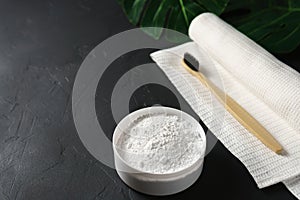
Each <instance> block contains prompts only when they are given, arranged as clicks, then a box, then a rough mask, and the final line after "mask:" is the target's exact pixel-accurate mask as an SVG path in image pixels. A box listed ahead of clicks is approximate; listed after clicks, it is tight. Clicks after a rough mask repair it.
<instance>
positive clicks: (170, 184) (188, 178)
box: [113, 106, 206, 195]
mask: <svg viewBox="0 0 300 200" xmlns="http://www.w3.org/2000/svg"><path fill="white" fill-rule="evenodd" d="M159 113H164V114H171V115H176V116H178V117H180V118H182V119H184V120H186V121H188V122H189V123H191V124H192V125H193V127H195V128H196V132H197V133H199V134H200V137H201V139H202V141H203V145H202V146H201V148H202V149H201V154H202V155H200V156H199V159H197V160H196V162H194V163H192V164H191V165H190V166H188V167H186V168H184V169H182V170H180V171H177V172H175V173H169V174H153V173H149V172H143V171H141V170H138V169H135V168H133V167H132V166H130V163H127V162H126V161H125V160H124V159H123V158H122V156H121V154H120V153H119V152H118V148H117V146H116V145H117V142H118V139H119V138H120V136H122V134H124V132H123V130H126V128H127V127H128V124H130V123H132V122H133V121H134V120H135V119H137V118H139V117H140V116H144V115H146V114H159ZM205 149H206V136H205V133H204V130H203V128H202V127H201V125H200V124H199V122H197V121H196V120H195V119H194V118H193V117H192V116H190V115H189V114H187V113H184V112H182V111H180V110H177V109H173V108H169V107H162V106H158V107H148V108H143V109H140V110H137V111H135V112H133V113H130V114H129V115H127V116H126V117H125V118H124V119H122V120H121V122H120V123H119V124H118V126H117V127H116V129H115V131H114V134H113V150H114V160H115V167H116V170H117V173H118V175H119V176H120V178H121V179H122V180H123V181H124V182H125V183H126V184H127V185H128V186H130V187H131V188H133V189H135V190H137V191H139V192H142V193H145V194H150V195H170V194H174V193H178V192H181V191H183V190H185V189H186V188H188V187H189V186H191V185H192V184H193V183H194V182H195V181H196V180H197V179H198V178H199V176H200V174H201V172H202V168H203V161H204V156H205Z"/></svg>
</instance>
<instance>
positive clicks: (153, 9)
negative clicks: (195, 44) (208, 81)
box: [118, 0, 229, 41]
mask: <svg viewBox="0 0 300 200" xmlns="http://www.w3.org/2000/svg"><path fill="white" fill-rule="evenodd" d="M228 1H229V0H118V2H119V4H120V5H121V6H122V8H123V10H124V12H125V14H126V16H127V17H128V19H129V21H130V22H131V23H132V24H134V25H138V26H140V27H157V28H152V29H144V30H145V31H146V32H147V33H148V34H150V35H151V36H153V37H154V38H159V37H160V36H161V34H162V30H163V29H162V28H168V29H172V30H175V31H179V32H181V33H184V34H187V33H188V27H189V25H190V23H191V21H192V20H193V19H194V18H195V17H196V16H197V15H199V14H200V13H203V12H213V13H215V14H217V15H219V14H220V13H222V12H223V11H224V9H225V8H226V5H227V3H228ZM170 37H171V36H170ZM169 39H170V40H172V41H174V40H176V39H175V38H172V37H171V38H169Z"/></svg>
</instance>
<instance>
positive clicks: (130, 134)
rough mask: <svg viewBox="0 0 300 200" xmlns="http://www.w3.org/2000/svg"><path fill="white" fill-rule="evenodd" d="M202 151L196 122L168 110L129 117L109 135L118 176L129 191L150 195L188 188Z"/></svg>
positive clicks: (199, 169)
mask: <svg viewBox="0 0 300 200" xmlns="http://www.w3.org/2000/svg"><path fill="white" fill-rule="evenodd" d="M205 149H206V137H205V133H204V130H203V128H202V127H201V125H200V124H199V122H197V121H196V120H195V119H194V118H193V117H192V116H190V115H188V114H187V113H184V112H182V111H180V110H177V109H173V108H169V107H162V106H158V107H149V108H143V109H140V110H137V111H135V112H133V113H130V114H129V115H127V116H126V117H125V118H124V119H122V120H121V122H120V123H119V124H118V126H117V127H116V129H115V131H114V134H113V150H114V160H115V167H116V170H117V173H118V175H119V176H120V178H121V179H122V180H123V181H124V182H125V183H126V184H127V185H128V186H130V187H131V188H133V189H135V190H137V191H139V192H142V193H145V194H150V195H170V194H175V193H178V192H180V191H183V190H185V189H186V188H188V187H189V186H191V185H192V184H193V183H194V182H195V181H196V180H197V179H198V178H199V176H200V174H201V172H202V168H203V161H204V155H205Z"/></svg>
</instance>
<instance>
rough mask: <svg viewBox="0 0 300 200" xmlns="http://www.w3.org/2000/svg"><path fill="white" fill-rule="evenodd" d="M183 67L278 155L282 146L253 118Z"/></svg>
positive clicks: (198, 76)
mask: <svg viewBox="0 0 300 200" xmlns="http://www.w3.org/2000/svg"><path fill="white" fill-rule="evenodd" d="M183 65H184V67H185V68H186V69H187V71H189V72H190V73H191V74H192V75H193V76H195V77H196V78H197V79H198V80H199V81H200V82H201V83H202V84H203V85H205V86H206V87H207V88H208V89H209V90H210V91H211V92H212V93H213V94H214V95H215V96H216V97H217V99H218V100H219V101H220V103H222V104H223V106H224V107H225V108H226V110H227V111H228V112H229V113H230V114H231V115H232V116H233V117H234V118H235V119H236V120H237V121H238V122H239V123H240V124H242V125H243V126H244V127H245V128H246V129H247V130H248V131H249V132H250V133H252V134H253V135H254V136H255V137H257V138H258V139H259V140H260V141H261V142H262V143H263V144H264V145H265V146H267V147H268V148H270V149H271V150H272V151H274V152H275V153H277V154H280V153H281V152H282V150H283V148H282V146H281V145H280V144H279V143H278V142H277V141H276V139H275V138H274V137H273V136H272V135H271V134H270V133H269V132H268V131H267V130H266V129H265V128H264V127H263V126H262V125H261V124H260V123H259V122H258V121H257V120H256V119H255V118H254V117H252V116H251V115H250V114H249V113H248V112H247V111H246V110H245V109H244V108H243V107H242V106H240V105H239V104H238V103H237V102H236V101H235V100H233V99H232V98H231V97H230V96H229V95H227V94H226V93H224V92H223V91H222V90H220V89H219V88H218V87H217V86H216V85H215V84H213V83H212V82H211V81H210V80H208V79H207V78H206V77H205V76H204V75H203V74H202V73H200V72H196V71H194V70H192V69H190V68H189V67H188V66H187V65H186V64H185V63H184V61H183Z"/></svg>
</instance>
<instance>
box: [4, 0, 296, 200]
mask: <svg viewBox="0 0 300 200" xmlns="http://www.w3.org/2000/svg"><path fill="white" fill-rule="evenodd" d="M129 28H132V26H131V25H130V24H129V22H128V21H127V19H126V17H125V16H124V14H123V13H122V11H121V8H120V7H119V6H118V5H117V3H116V0H27V1H21V0H0V200H10V199H30V200H35V199H36V200H39V199H58V200H59V199H72V200H73V199H157V198H159V197H151V196H147V195H143V194H140V193H137V192H135V191H133V190H131V189H130V188H128V187H127V186H126V185H125V184H124V183H123V182H122V181H121V180H120V179H119V178H118V176H117V174H116V172H115V171H114V170H113V169H110V168H108V167H106V166H104V165H103V164H101V163H100V162H98V161H97V160H96V159H94V158H93V157H92V156H91V155H90V154H89V153H88V152H87V150H86V149H85V148H84V146H83V145H82V143H81V141H80V140H79V137H78V136H77V133H76V130H75V127H74V123H73V120H72V113H71V98H70V95H71V91H72V86H73V81H74V78H75V75H76V72H77V70H78V69H79V66H80V64H81V62H82V61H83V59H84V58H85V56H86V54H87V53H88V52H89V51H90V50H92V49H93V48H94V47H95V46H97V45H98V44H99V43H100V42H101V41H103V40H105V39H106V38H108V37H109V36H112V35H114V34H116V33H119V32H121V31H124V30H127V29H129ZM299 52H300V50H299V49H298V50H297V51H295V52H294V53H292V54H289V55H278V56H279V58H280V59H282V60H283V61H285V62H286V63H288V64H290V65H292V66H297V65H298V66H299V64H300V58H299V55H300V54H299ZM144 57H145V59H147V58H146V55H144ZM130 59H135V57H133V58H130ZM130 59H129V60H130ZM103 84H104V86H105V83H103ZM109 84H110V83H107V85H109ZM149 88H150V89H149ZM149 88H147V91H148V93H149V90H150V91H151V92H150V93H151V94H152V95H153V102H152V103H156V101H157V99H158V98H157V97H158V96H160V93H165V92H166V91H165V90H164V89H161V88H158V87H157V86H149ZM144 90H145V88H141V89H140V90H139V91H137V92H136V95H137V96H143V91H144ZM171 96H172V95H170V97H171ZM98 98H100V99H101V97H99V96H98ZM143 98H144V97H142V98H140V99H141V100H140V101H135V103H131V105H130V106H131V110H134V109H136V108H138V107H141V106H142V104H143V102H141V101H142V99H143ZM140 104H141V105H140ZM147 104H151V101H150V102H149V99H147ZM171 104H172V102H171ZM174 104H176V102H175V101H174ZM175 107H176V105H175ZM97 112H101V110H97ZM113 128H114V127H110V128H109V129H111V130H112V129H113ZM192 197H193V198H199V197H202V199H221V198H222V199H265V200H267V199H270V200H271V199H272V200H276V199H278V200H281V199H285V200H288V199H295V198H294V197H293V196H292V195H291V194H290V193H289V192H288V191H287V189H286V188H285V187H284V186H283V184H277V185H275V186H272V187H269V188H266V189H262V190H259V189H258V188H257V187H256V184H255V182H254V181H253V179H252V178H251V176H250V175H249V173H248V172H247V170H246V168H245V167H243V166H242V165H241V163H240V162H239V161H238V160H237V159H236V158H234V157H233V156H232V155H231V154H230V153H229V152H228V151H227V150H226V149H225V148H224V147H223V146H222V144H220V143H218V144H217V145H216V146H215V148H214V149H213V151H212V152H211V153H210V154H209V155H208V156H207V157H206V160H205V167H204V170H203V174H202V175H201V177H200V179H199V180H198V181H197V182H196V183H195V184H194V185H193V186H192V187H190V188H189V189H187V190H186V191H184V192H181V193H179V194H177V195H172V196H168V197H165V199H183V198H192Z"/></svg>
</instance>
